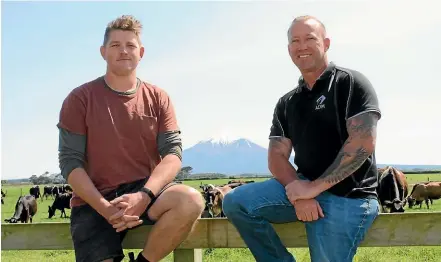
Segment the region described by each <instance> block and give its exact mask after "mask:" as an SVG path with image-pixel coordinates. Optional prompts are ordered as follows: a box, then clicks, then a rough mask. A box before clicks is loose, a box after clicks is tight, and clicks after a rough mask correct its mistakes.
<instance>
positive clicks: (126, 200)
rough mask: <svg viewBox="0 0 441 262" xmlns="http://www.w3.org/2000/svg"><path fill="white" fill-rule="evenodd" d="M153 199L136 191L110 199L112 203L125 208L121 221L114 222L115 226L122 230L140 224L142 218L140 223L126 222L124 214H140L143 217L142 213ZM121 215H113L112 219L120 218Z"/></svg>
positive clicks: (128, 215) (118, 230)
mask: <svg viewBox="0 0 441 262" xmlns="http://www.w3.org/2000/svg"><path fill="white" fill-rule="evenodd" d="M150 201H151V199H150V198H149V197H148V196H147V195H146V194H144V193H142V192H136V193H131V194H124V195H122V196H120V197H117V198H115V199H114V200H112V201H110V204H112V205H114V206H115V207H118V208H121V209H124V215H123V216H122V218H121V219H120V220H119V221H120V222H119V223H116V222H115V223H113V228H115V229H117V232H120V231H122V230H124V229H126V228H131V227H134V226H137V225H138V224H141V223H142V220H140V223H136V224H133V223H128V222H129V221H127V222H125V221H126V220H125V219H124V216H127V217H130V216H138V217H141V215H142V214H143V213H144V212H145V210H146V208H147V206H148V205H149V203H150ZM118 218H119V217H111V218H110V220H111V221H116V220H118Z"/></svg>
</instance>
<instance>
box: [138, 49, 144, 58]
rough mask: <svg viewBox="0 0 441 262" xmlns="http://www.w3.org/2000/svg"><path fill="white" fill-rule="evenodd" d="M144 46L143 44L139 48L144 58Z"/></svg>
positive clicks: (140, 54)
mask: <svg viewBox="0 0 441 262" xmlns="http://www.w3.org/2000/svg"><path fill="white" fill-rule="evenodd" d="M144 50H145V49H144V46H141V48H140V49H139V56H140V57H141V58H143V57H144Z"/></svg>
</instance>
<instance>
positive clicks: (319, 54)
mask: <svg viewBox="0 0 441 262" xmlns="http://www.w3.org/2000/svg"><path fill="white" fill-rule="evenodd" d="M329 45H330V40H329V38H325V32H324V29H323V27H321V26H320V24H319V23H318V22H317V21H315V20H313V19H308V20H304V21H299V22H296V23H295V24H294V25H293V26H292V28H291V35H290V42H289V45H288V51H289V55H290V56H291V60H292V61H293V62H294V64H295V65H296V66H297V67H298V68H299V70H300V71H302V72H314V71H316V70H317V69H319V68H320V67H321V66H323V64H324V63H325V59H326V58H325V55H326V51H328V49H329Z"/></svg>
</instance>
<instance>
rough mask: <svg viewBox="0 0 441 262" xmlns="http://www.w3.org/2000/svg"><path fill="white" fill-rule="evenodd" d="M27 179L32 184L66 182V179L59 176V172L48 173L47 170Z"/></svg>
mask: <svg viewBox="0 0 441 262" xmlns="http://www.w3.org/2000/svg"><path fill="white" fill-rule="evenodd" d="M29 181H30V182H31V183H32V184H34V185H47V184H66V179H64V177H63V176H61V173H56V174H49V172H47V171H46V172H44V173H43V174H41V175H40V176H37V175H33V176H31V177H30V178H29Z"/></svg>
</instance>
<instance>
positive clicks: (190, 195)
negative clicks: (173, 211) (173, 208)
mask: <svg viewBox="0 0 441 262" xmlns="http://www.w3.org/2000/svg"><path fill="white" fill-rule="evenodd" d="M177 208H179V209H181V210H182V214H183V215H184V216H187V217H189V218H192V219H193V218H198V217H199V216H200V215H201V213H202V211H203V210H204V208H205V203H204V199H203V198H202V195H201V193H200V192H199V191H197V190H196V189H194V188H192V187H188V188H187V190H186V191H185V192H184V193H183V194H182V196H181V198H180V201H179V203H177Z"/></svg>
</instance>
